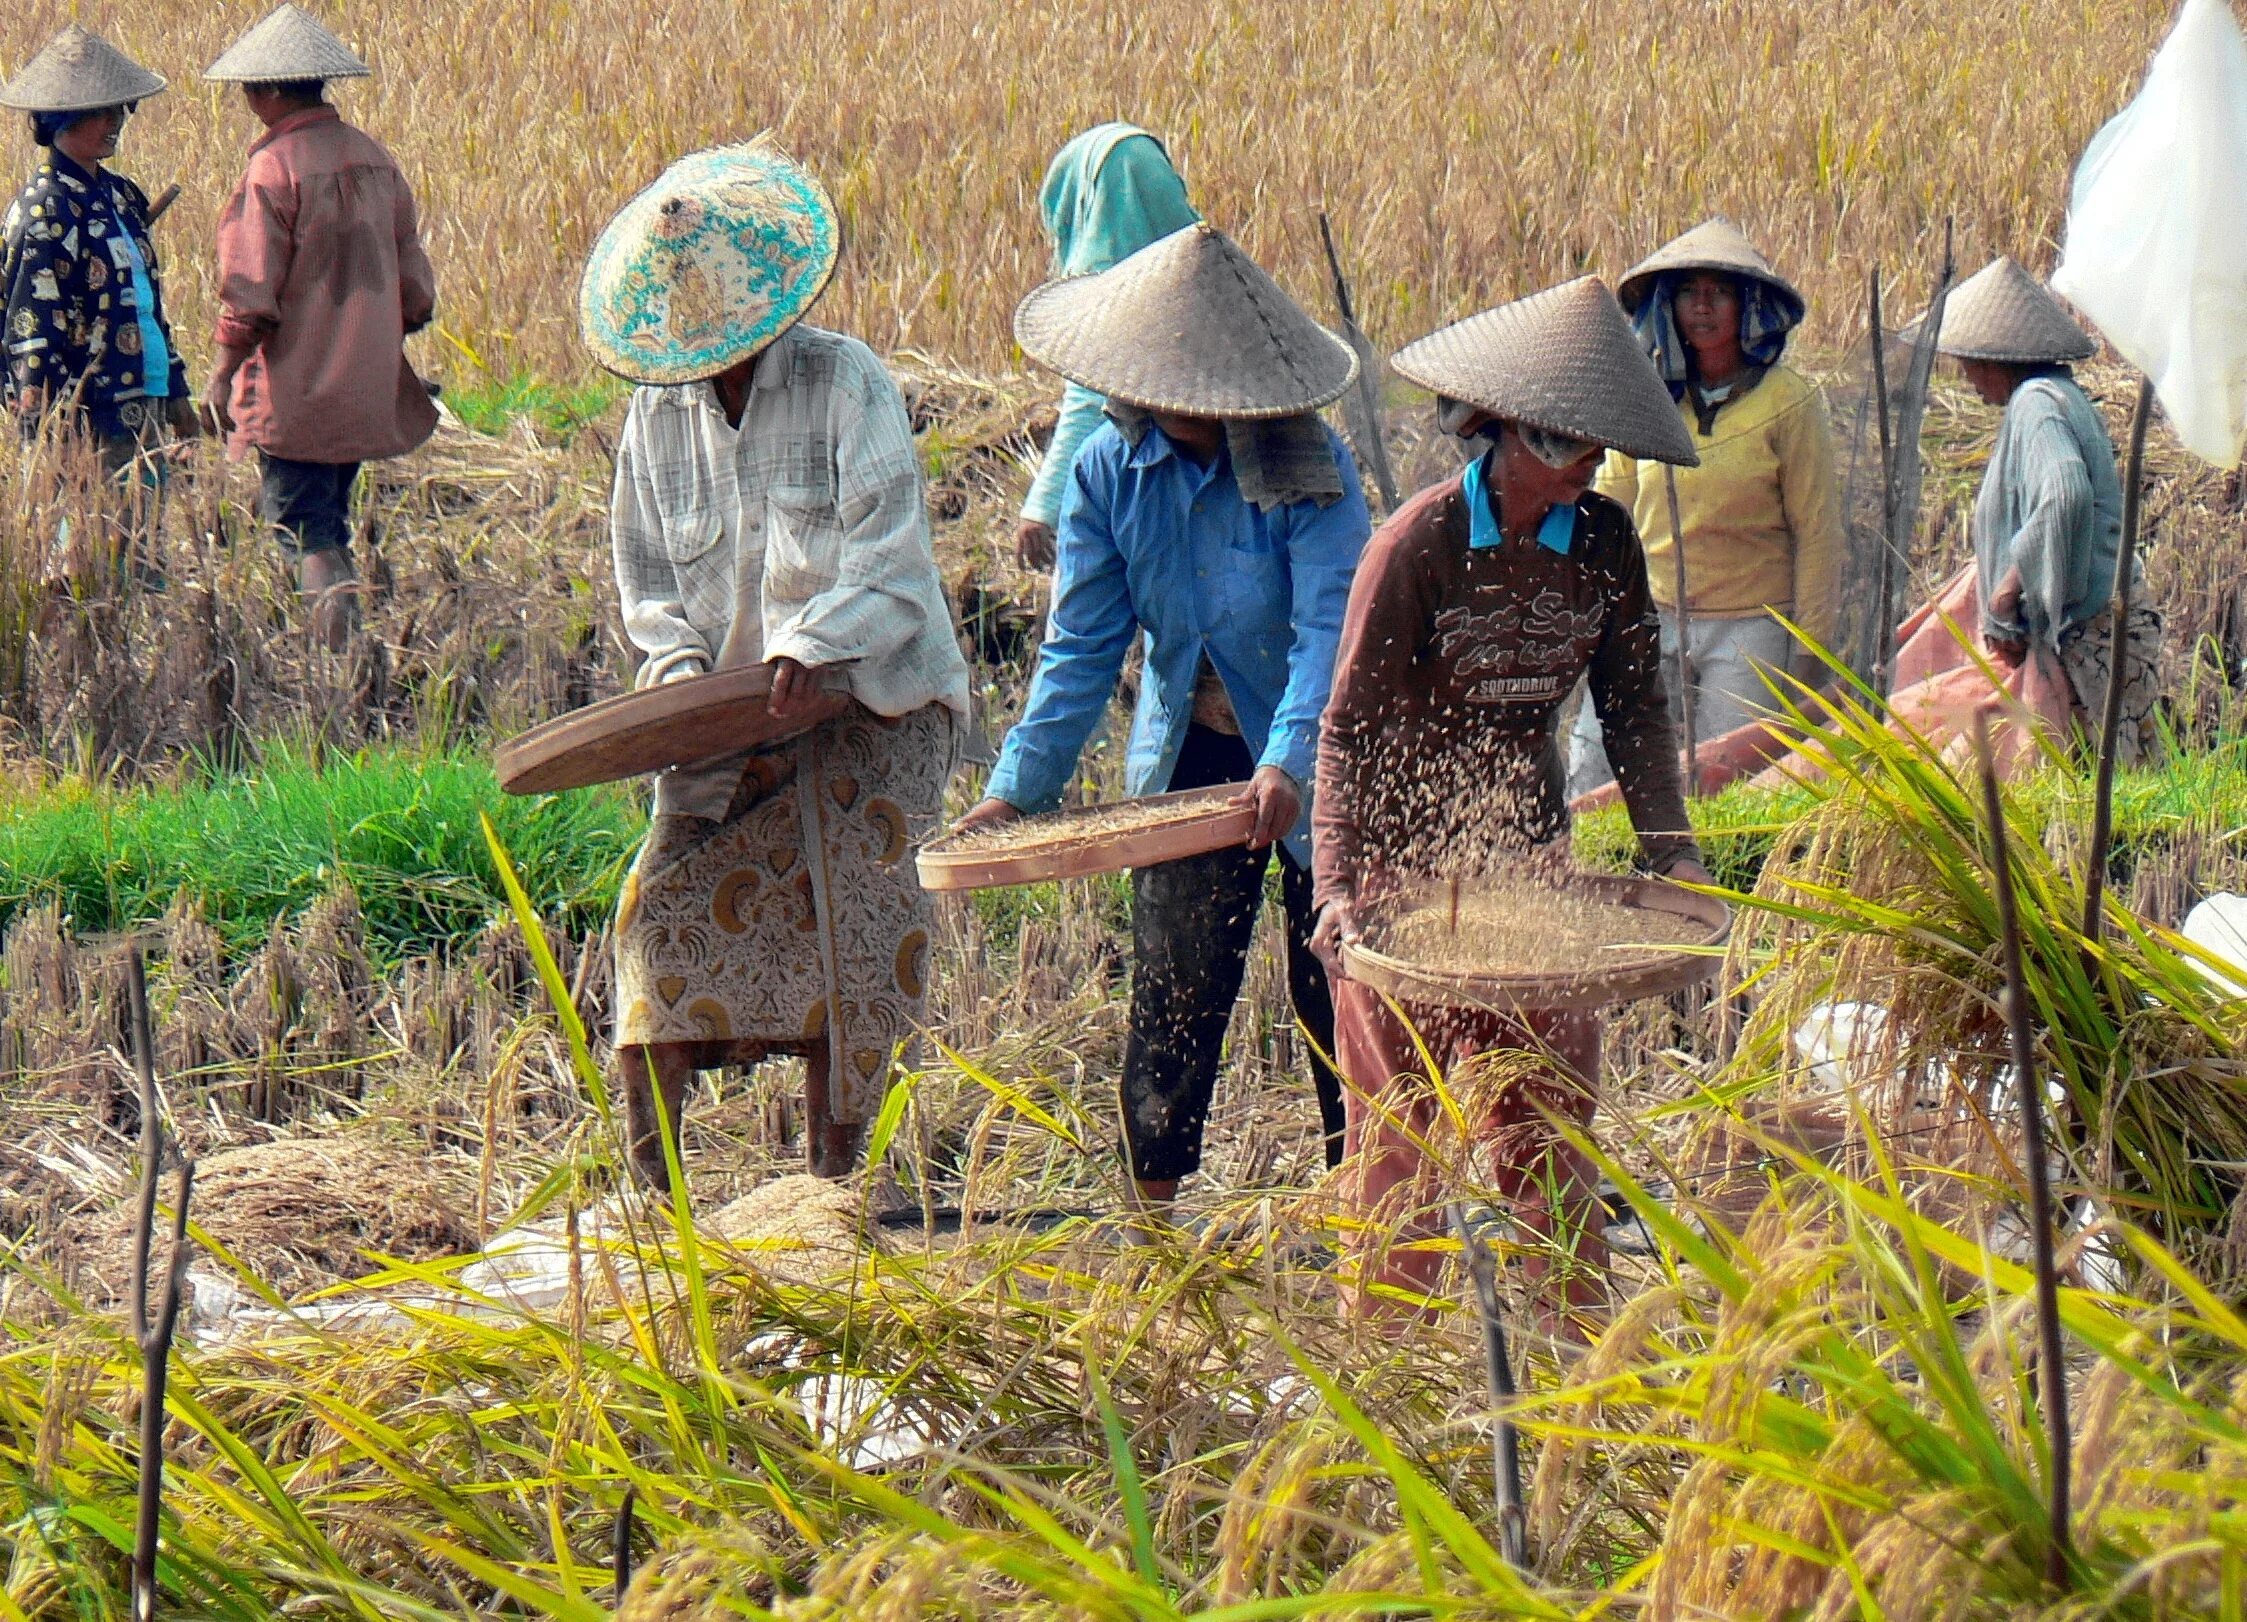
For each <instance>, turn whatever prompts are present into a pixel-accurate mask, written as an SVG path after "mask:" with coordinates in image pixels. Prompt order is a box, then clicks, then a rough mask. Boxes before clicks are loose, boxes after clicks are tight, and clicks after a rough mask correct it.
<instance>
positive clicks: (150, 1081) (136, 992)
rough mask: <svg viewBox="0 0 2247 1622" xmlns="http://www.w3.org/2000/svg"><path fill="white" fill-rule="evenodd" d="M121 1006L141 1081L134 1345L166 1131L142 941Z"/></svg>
mask: <svg viewBox="0 0 2247 1622" xmlns="http://www.w3.org/2000/svg"><path fill="white" fill-rule="evenodd" d="M125 1006H126V1017H127V1019H128V1021H129V1023H130V1034H131V1037H132V1044H133V1070H134V1073H135V1075H136V1078H137V1079H138V1080H139V1082H140V1203H139V1206H138V1209H137V1210H136V1211H135V1213H134V1219H133V1267H132V1273H131V1275H130V1277H129V1278H128V1279H127V1281H126V1285H125V1293H126V1304H127V1308H128V1310H129V1311H130V1313H131V1315H132V1328H133V1343H134V1344H135V1345H136V1346H137V1345H139V1344H140V1343H142V1342H143V1341H145V1340H147V1339H148V1255H149V1251H150V1249H151V1248H152V1247H153V1246H154V1244H155V1242H156V1183H157V1179H158V1177H160V1176H161V1175H162V1170H163V1167H162V1162H163V1158H164V1126H163V1121H162V1119H161V1118H160V1117H159V1115H158V1114H157V1110H156V1055H155V1051H154V1048H153V1047H152V1045H151V1043H150V1041H149V1023H148V964H147V961H146V959H145V958H144V957H143V956H142V953H141V946H140V942H138V941H135V942H133V945H132V950H131V952H130V953H129V954H128V955H127V956H126V959H125Z"/></svg>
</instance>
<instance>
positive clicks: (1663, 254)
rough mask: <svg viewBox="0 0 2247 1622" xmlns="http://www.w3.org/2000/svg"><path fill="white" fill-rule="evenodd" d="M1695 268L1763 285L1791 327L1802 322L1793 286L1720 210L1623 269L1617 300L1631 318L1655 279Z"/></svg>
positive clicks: (1804, 311) (1805, 309) (1801, 307)
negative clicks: (1783, 311) (1784, 309)
mask: <svg viewBox="0 0 2247 1622" xmlns="http://www.w3.org/2000/svg"><path fill="white" fill-rule="evenodd" d="M1697 270H1711V271H1716V272H1718V273H1720V274H1723V275H1728V276H1745V277H1748V278H1750V279H1752V280H1755V281H1759V282H1761V283H1763V285H1764V286H1766V287H1768V288H1770V289H1771V291H1772V292H1773V293H1774V294H1776V295H1777V296H1778V299H1779V302H1780V303H1781V304H1782V305H1783V306H1784V307H1785V308H1786V310H1787V314H1788V320H1787V324H1788V325H1789V326H1790V327H1797V326H1800V325H1801V324H1802V318H1803V317H1804V315H1806V314H1807V313H1808V312H1809V306H1808V304H1807V303H1805V302H1804V300H1803V297H1802V294H1801V292H1800V291H1798V290H1797V289H1796V287H1795V285H1794V284H1793V283H1792V282H1790V281H1788V280H1787V279H1786V278H1785V277H1784V276H1782V275H1780V274H1779V273H1778V271H1777V270H1775V269H1773V268H1772V265H1771V261H1770V260H1768V259H1766V258H1764V256H1763V254H1762V252H1761V251H1760V250H1759V249H1758V248H1757V247H1756V245H1755V244H1754V243H1752V242H1750V241H1749V240H1748V238H1747V235H1746V233H1744V232H1743V231H1741V229H1740V228H1739V227H1738V226H1736V225H1734V224H1733V223H1732V222H1731V221H1730V220H1728V219H1726V218H1725V217H1724V216H1723V215H1721V214H1719V215H1717V216H1716V217H1715V218H1713V219H1709V220H1704V221H1702V222H1701V223H1700V224H1699V225H1697V226H1695V227H1694V228H1693V229H1692V230H1690V231H1688V232H1686V233H1685V234H1684V235H1683V236H1678V237H1673V238H1671V239H1670V240H1669V241H1668V242H1665V243H1663V244H1662V246H1660V247H1659V248H1656V249H1655V250H1654V251H1653V252H1652V253H1650V254H1648V255H1647V256H1646V257H1645V258H1644V259H1641V260H1640V261H1639V262H1638V263H1637V264H1635V265H1633V266H1632V267H1631V268H1630V269H1629V270H1628V271H1626V272H1624V275H1623V279H1622V280H1621V281H1620V282H1618V283H1616V284H1615V297H1616V300H1617V301H1618V302H1619V303H1620V304H1621V305H1622V306H1623V309H1624V312H1625V313H1626V314H1629V315H1633V316H1635V315H1637V314H1638V311H1639V306H1640V305H1642V304H1644V303H1645V302H1646V299H1647V295H1648V294H1650V293H1651V292H1653V290H1654V284H1655V281H1656V280H1657V279H1658V278H1660V277H1662V276H1664V275H1678V276H1685V275H1691V274H1692V273H1693V272H1694V271H1697Z"/></svg>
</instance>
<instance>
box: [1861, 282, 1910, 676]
mask: <svg viewBox="0 0 2247 1622" xmlns="http://www.w3.org/2000/svg"><path fill="white" fill-rule="evenodd" d="M1867 304H1868V308H1867V313H1866V318H1865V325H1866V328H1867V333H1868V336H1869V337H1870V339H1871V342H1872V374H1873V397H1874V400H1875V402H1876V404H1877V407H1878V413H1879V420H1880V569H1879V578H1880V584H1879V585H1878V587H1877V588H1875V589H1876V591H1877V595H1876V597H1875V598H1874V603H1875V607H1874V610H1873V661H1872V676H1873V691H1874V692H1876V693H1878V694H1879V695H1880V696H1881V697H1882V698H1886V697H1887V696H1888V665H1889V661H1890V660H1892V659H1893V658H1894V657H1895V648H1894V643H1895V639H1896V560H1897V558H1898V557H1899V556H1900V555H1901V552H1902V549H1901V547H1900V546H1899V544H1898V542H1897V539H1896V447H1895V435H1894V430H1893V428H1892V427H1891V425H1890V422H1889V415H1888V326H1887V323H1886V322H1885V321H1884V320H1883V319H1882V317H1881V313H1880V267H1879V266H1878V265H1875V266H1874V267H1873V271H1872V286H1871V290H1870V296H1869V298H1868V301H1867ZM1860 420H1861V419H1860Z"/></svg>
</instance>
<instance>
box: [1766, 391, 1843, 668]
mask: <svg viewBox="0 0 2247 1622" xmlns="http://www.w3.org/2000/svg"><path fill="white" fill-rule="evenodd" d="M1778 437H1779V444H1778V453H1779V504H1780V507H1781V509H1782V510H1783V511H1784V512H1785V514H1786V519H1787V529H1788V532H1789V533H1790V534H1791V535H1792V536H1793V537H1794V616H1793V617H1794V622H1795V624H1796V625H1797V626H1799V627H1800V628H1801V630H1802V634H1803V635H1804V636H1806V637H1808V638H1809V639H1810V640H1811V641H1813V642H1815V643H1817V644H1818V646H1820V647H1821V648H1825V649H1827V650H1828V651H1829V652H1830V651H1834V650H1836V649H1837V648H1838V647H1839V645H1840V637H1841V563H1842V558H1843V557H1844V556H1845V555H1846V553H1845V548H1846V547H1847V544H1848V543H1847V540H1846V538H1845V536H1844V534H1843V530H1842V522H1841V485H1840V481H1839V478H1838V477H1837V475H1836V473H1835V470H1834V446H1833V430H1832V428H1831V427H1830V426H1829V425H1828V423H1827V421H1826V401H1825V396H1824V395H1823V394H1821V393H1819V391H1818V390H1817V389H1815V388H1813V389H1811V390H1809V392H1808V393H1807V394H1806V395H1805V396H1804V398H1803V400H1802V403H1801V404H1800V405H1798V406H1796V407H1795V408H1794V409H1793V410H1792V411H1789V412H1788V413H1787V414H1786V416H1785V417H1783V418H1782V419H1781V420H1780V422H1779V426H1778Z"/></svg>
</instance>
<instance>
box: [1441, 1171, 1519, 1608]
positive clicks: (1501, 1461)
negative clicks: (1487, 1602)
mask: <svg viewBox="0 0 2247 1622" xmlns="http://www.w3.org/2000/svg"><path fill="white" fill-rule="evenodd" d="M1450 1216H1451V1231H1452V1232H1453V1233H1454V1234H1456V1235H1457V1236H1458V1239H1459V1250H1460V1253H1461V1255H1462V1256H1463V1257H1464V1258H1465V1260H1466V1264H1467V1276H1468V1278H1469V1279H1470V1280H1472V1281H1473V1284H1474V1291H1475V1315H1476V1316H1477V1317H1478V1318H1480V1319H1481V1320H1482V1353H1483V1372H1484V1375H1485V1377H1486V1378H1487V1380H1488V1381H1489V1385H1490V1404H1491V1437H1490V1454H1491V1458H1490V1463H1491V1473H1492V1475H1493V1476H1494V1478H1495V1480H1496V1485H1497V1494H1498V1547H1499V1550H1500V1552H1502V1553H1503V1554H1504V1555H1505V1557H1506V1563H1507V1564H1508V1565H1510V1566H1512V1567H1513V1568H1514V1569H1515V1570H1516V1571H1522V1572H1526V1571H1527V1570H1529V1514H1528V1498H1527V1495H1526V1494H1525V1493H1524V1492H1523V1491H1522V1485H1521V1437H1520V1434H1519V1433H1518V1432H1517V1431H1516V1430H1515V1429H1514V1420H1513V1407H1514V1398H1515V1395H1516V1392H1515V1390H1514V1369H1513V1362H1512V1360H1511V1359H1510V1358H1508V1357H1507V1355H1506V1325H1505V1321H1504V1320H1503V1319H1502V1318H1500V1317H1499V1315H1498V1264H1497V1262H1496V1261H1494V1260H1493V1259H1492V1258H1491V1254H1490V1247H1489V1246H1488V1245H1485V1244H1484V1243H1483V1242H1482V1238H1481V1236H1480V1235H1478V1234H1477V1233H1476V1232H1475V1231H1474V1229H1473V1227H1472V1226H1471V1225H1470V1224H1469V1223H1468V1221H1467V1212H1466V1208H1465V1207H1464V1206H1462V1205H1460V1204H1459V1203H1458V1202H1457V1201H1454V1202H1452V1205H1451V1208H1450Z"/></svg>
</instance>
